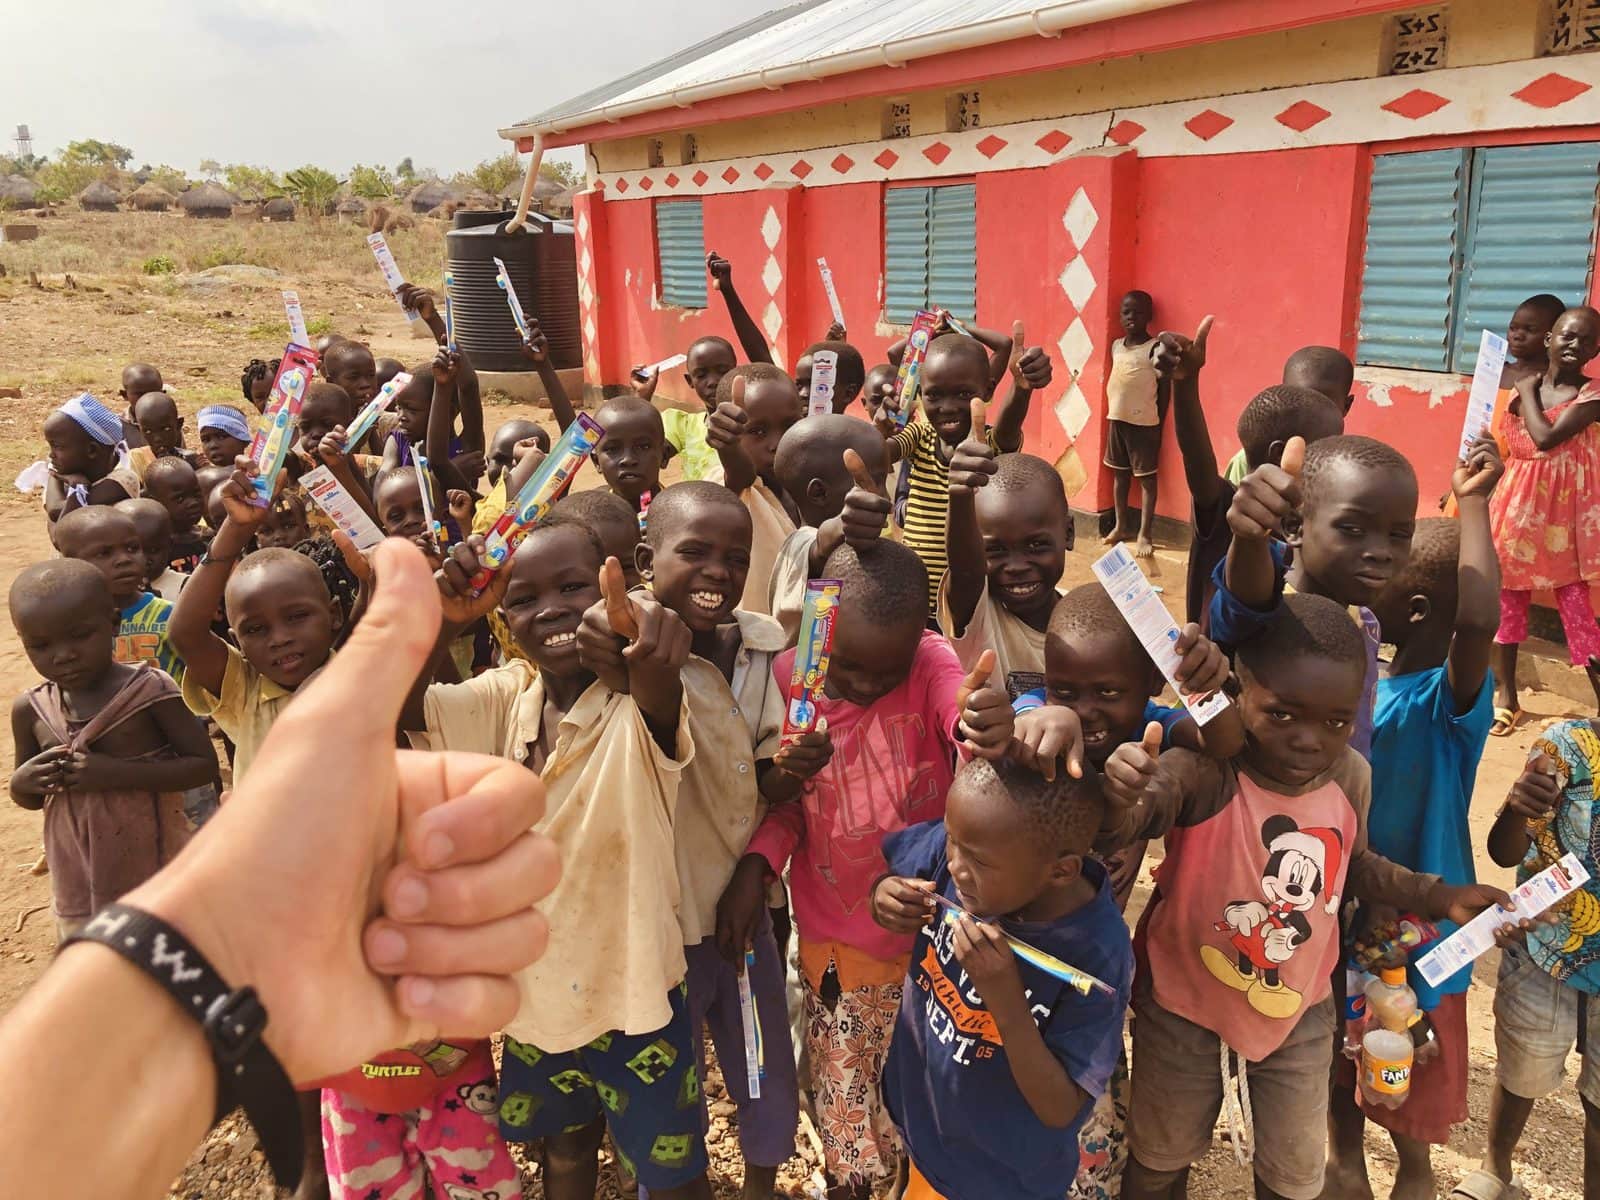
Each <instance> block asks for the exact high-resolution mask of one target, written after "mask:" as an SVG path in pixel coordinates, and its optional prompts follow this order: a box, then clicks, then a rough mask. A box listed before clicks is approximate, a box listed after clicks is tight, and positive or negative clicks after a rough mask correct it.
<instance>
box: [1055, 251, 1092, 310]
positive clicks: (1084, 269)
mask: <svg viewBox="0 0 1600 1200" xmlns="http://www.w3.org/2000/svg"><path fill="white" fill-rule="evenodd" d="M1058 282H1059V283H1060V284H1061V290H1062V291H1063V292H1065V293H1066V294H1067V299H1068V300H1071V301H1072V306H1073V307H1074V308H1076V309H1078V310H1080V311H1082V309H1083V308H1084V307H1085V306H1086V305H1087V304H1088V303H1089V297H1091V296H1093V295H1094V289H1095V278H1094V272H1093V271H1092V270H1090V269H1089V264H1088V263H1087V262H1085V261H1084V259H1083V256H1082V255H1081V254H1080V255H1077V256H1075V257H1074V258H1073V260H1072V261H1071V262H1069V263H1068V264H1067V267H1066V270H1064V271H1062V272H1061V278H1060V279H1059V280H1058Z"/></svg>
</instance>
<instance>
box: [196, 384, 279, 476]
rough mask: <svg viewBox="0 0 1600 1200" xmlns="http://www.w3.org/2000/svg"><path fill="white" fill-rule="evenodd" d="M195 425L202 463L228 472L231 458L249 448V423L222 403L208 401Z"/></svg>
mask: <svg viewBox="0 0 1600 1200" xmlns="http://www.w3.org/2000/svg"><path fill="white" fill-rule="evenodd" d="M268 382H269V385H270V382H271V381H270V380H269V381H268ZM263 403H265V402H264V401H263ZM195 424H196V425H197V426H198V427H199V429H200V450H201V452H202V453H203V454H204V455H205V459H206V462H207V463H208V464H209V465H211V466H213V467H224V468H226V469H227V470H228V471H229V472H230V473H231V472H232V471H233V460H234V459H236V458H238V457H239V456H240V455H241V454H243V453H244V452H245V451H247V450H248V449H250V439H251V433H250V424H249V422H247V421H246V420H245V419H244V414H243V413H241V412H240V411H239V410H238V409H237V408H230V407H229V406H228V405H226V404H208V405H207V406H206V407H205V408H202V409H201V410H200V413H199V415H198V416H197V417H196V418H195Z"/></svg>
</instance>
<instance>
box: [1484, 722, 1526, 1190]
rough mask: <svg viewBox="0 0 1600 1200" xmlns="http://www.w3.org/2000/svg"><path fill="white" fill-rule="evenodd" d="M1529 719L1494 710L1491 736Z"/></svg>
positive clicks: (1508, 731) (1507, 732) (1504, 734)
mask: <svg viewBox="0 0 1600 1200" xmlns="http://www.w3.org/2000/svg"><path fill="white" fill-rule="evenodd" d="M1527 719H1528V714H1527V713H1525V712H1523V711H1522V710H1521V709H1520V708H1497V709H1495V710H1494V724H1493V725H1491V726H1489V736H1490V737H1502V738H1503V737H1510V736H1511V734H1512V732H1513V731H1515V729H1516V728H1517V726H1519V725H1521V724H1522V723H1523V721H1525V720H1527ZM1491 1178H1493V1176H1491Z"/></svg>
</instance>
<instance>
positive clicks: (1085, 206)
mask: <svg viewBox="0 0 1600 1200" xmlns="http://www.w3.org/2000/svg"><path fill="white" fill-rule="evenodd" d="M1061 224H1062V225H1064V226H1065V227H1066V230H1067V235H1068V236H1069V237H1071V238H1072V240H1073V242H1074V243H1075V244H1076V245H1077V247H1078V249H1080V250H1082V249H1083V247H1084V244H1085V243H1086V242H1087V241H1088V240H1089V235H1090V234H1092V233H1093V232H1094V230H1095V226H1097V225H1099V224H1100V214H1099V213H1098V212H1097V211H1096V210H1095V207H1094V204H1093V203H1092V202H1091V201H1090V199H1089V193H1088V192H1086V191H1084V190H1083V189H1082V188H1079V189H1078V190H1077V191H1075V192H1073V193H1072V199H1071V200H1070V201H1068V203H1067V211H1066V212H1064V213H1062V214H1061Z"/></svg>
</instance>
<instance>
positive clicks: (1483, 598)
mask: <svg viewBox="0 0 1600 1200" xmlns="http://www.w3.org/2000/svg"><path fill="white" fill-rule="evenodd" d="M1504 473H1505V464H1504V463H1502V462H1501V461H1500V451H1499V448H1498V447H1497V446H1496V445H1495V440H1494V436H1493V435H1492V434H1489V433H1484V434H1483V435H1481V436H1480V437H1479V438H1478V439H1477V441H1475V442H1473V443H1472V445H1471V446H1470V447H1469V448H1468V450H1467V458H1466V461H1465V462H1462V463H1459V464H1457V466H1456V469H1455V473H1454V474H1453V475H1452V476H1451V477H1450V489H1451V491H1453V492H1455V495H1456V505H1457V508H1458V509H1459V512H1460V527H1461V554H1460V559H1459V561H1458V563H1457V566H1456V619H1455V628H1454V632H1453V636H1452V637H1451V639H1450V657H1449V660H1448V662H1447V665H1446V672H1447V674H1448V676H1449V679H1450V692H1451V695H1452V696H1454V697H1455V702H1456V713H1457V714H1458V715H1464V714H1466V713H1467V712H1468V711H1470V710H1471V708H1472V706H1473V704H1474V703H1476V702H1477V699H1478V694H1479V693H1480V692H1482V691H1483V681H1484V680H1485V679H1486V678H1487V677H1488V674H1489V657H1490V655H1491V654H1492V653H1493V651H1494V635H1495V631H1496V630H1497V629H1499V627H1500V556H1499V554H1498V553H1496V551H1495V548H1494V536H1493V534H1492V533H1491V532H1490V527H1489V496H1490V494H1491V493H1492V492H1493V491H1494V488H1495V484H1497V483H1499V482H1500V476H1501V475H1503V474H1504Z"/></svg>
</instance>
